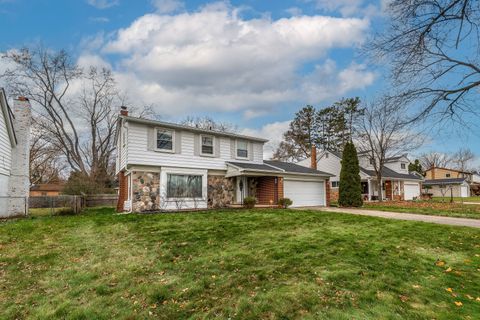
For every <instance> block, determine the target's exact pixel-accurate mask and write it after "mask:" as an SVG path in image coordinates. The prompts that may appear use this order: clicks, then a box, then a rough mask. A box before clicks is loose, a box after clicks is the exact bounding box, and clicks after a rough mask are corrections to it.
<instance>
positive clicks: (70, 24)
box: [0, 0, 480, 154]
mask: <svg viewBox="0 0 480 320" xmlns="http://www.w3.org/2000/svg"><path fill="white" fill-rule="evenodd" d="M385 1H387V0H376V1H373V0H372V1H367V0H335V1H330V0H282V1H276V0H264V1H256V0H243V1H240V0H237V1H233V0H232V1H213V2H212V1H201V0H191V1H180V0H143V1H142V0H135V1H133V0H129V1H128V0H77V1H65V0H37V1H27V0H0V29H1V30H2V37H1V39H0V52H4V51H6V50H10V49H14V48H18V47H21V46H24V45H32V44H35V43H42V44H43V45H45V46H48V47H51V48H54V49H61V48H65V49H67V50H68V51H70V52H71V53H72V54H73V55H74V56H75V59H77V60H78V62H79V64H81V65H85V66H88V65H92V64H93V65H99V66H108V67H109V68H111V69H112V70H113V71H114V73H115V76H116V79H117V81H118V83H119V86H120V87H121V88H122V89H123V90H124V91H125V92H126V93H127V94H128V97H129V100H130V103H131V104H132V105H136V106H142V105H152V106H153V107H154V108H155V111H156V112H157V113H158V114H160V115H161V116H162V118H163V119H164V120H171V121H178V120H180V119H182V118H185V117H186V116H188V115H199V116H202V115H208V116H210V117H212V118H214V119H218V120H221V121H228V122H232V123H234V124H236V125H238V127H239V128H240V129H241V130H243V131H244V132H245V133H249V134H255V135H260V136H263V137H267V138H269V139H271V140H272V141H273V142H274V143H275V142H277V141H279V139H280V138H281V135H282V133H283V131H284V130H285V129H286V127H287V126H288V122H289V120H290V119H291V118H292V117H293V114H294V113H295V112H296V111H297V110H298V109H299V108H300V107H301V106H304V105H305V104H312V105H314V106H316V107H319V108H321V107H325V106H328V105H329V104H331V103H332V102H333V101H336V100H338V99H340V98H342V97H350V96H359V97H361V98H362V99H363V100H368V99H371V98H372V97H373V96H375V95H376V94H378V92H379V91H380V90H381V89H382V87H383V84H384V83H385V72H384V70H382V68H381V66H380V67H379V66H374V65H371V64H369V63H368V62H367V61H366V60H365V59H364V58H363V57H362V56H361V54H360V53H359V52H360V50H359V48H360V47H361V46H362V45H363V44H364V43H365V42H366V41H368V39H369V37H371V36H372V35H373V34H374V33H375V32H379V31H381V29H382V27H383V23H384V18H385V17H384V14H383V7H384V5H385V4H384V3H385ZM0 67H1V66H0ZM458 129H459V128H458V126H457V127H456V128H452V129H451V130H450V129H448V128H447V130H444V131H443V133H442V132H440V133H438V132H437V133H435V134H434V135H432V137H431V138H430V139H429V143H428V144H427V145H426V146H425V148H424V150H429V149H431V150H433V149H435V150H440V151H447V152H448V151H454V150H455V149H457V148H458V147H461V146H465V147H466V146H468V147H471V148H472V149H473V150H474V151H475V152H476V153H478V154H480V142H479V140H480V139H479V133H478V132H471V133H465V132H463V130H458ZM452 132H455V134H452ZM458 132H463V133H462V134H458Z"/></svg>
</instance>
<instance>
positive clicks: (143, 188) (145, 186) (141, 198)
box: [132, 171, 160, 212]
mask: <svg viewBox="0 0 480 320" xmlns="http://www.w3.org/2000/svg"><path fill="white" fill-rule="evenodd" d="M159 188H160V173H158V172H144V171H133V172H132V193H133V198H132V208H133V211H134V212H145V211H156V210H160V192H159Z"/></svg>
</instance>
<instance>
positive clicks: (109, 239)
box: [0, 209, 480, 319]
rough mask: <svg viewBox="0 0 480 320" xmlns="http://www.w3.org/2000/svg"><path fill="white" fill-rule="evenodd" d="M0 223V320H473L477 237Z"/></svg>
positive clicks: (218, 219)
mask: <svg viewBox="0 0 480 320" xmlns="http://www.w3.org/2000/svg"><path fill="white" fill-rule="evenodd" d="M112 213H113V212H112V209H101V210H99V209H96V210H90V211H89V212H88V213H87V214H85V215H80V216H57V217H37V218H30V219H25V220H19V221H8V222H2V223H0V253H1V255H0V287H1V289H2V290H0V310H1V311H0V312H1V317H0V318H6V319H18V318H27V317H28V318H44V319H45V318H48V319H52V318H53V319H55V318H57V319H64V318H67V319H111V318H120V319H133V318H149V317H156V318H160V319H178V318H180V319H182V318H193V319H199V318H219V319H226V318H232V319H260V318H262V319H293V318H302V319H386V318H388V319H462V318H464V319H475V318H478V316H479V315H480V231H479V230H476V229H469V228H459V227H449V226H439V225H431V224H424V223H415V222H407V221H391V220H383V219H377V218H370V217H358V216H353V215H343V214H331V213H322V212H312V211H293V210H292V211H290V210H286V211H283V210H251V211H246V210H238V211H214V212H203V213H183V214H157V215H114V214H112Z"/></svg>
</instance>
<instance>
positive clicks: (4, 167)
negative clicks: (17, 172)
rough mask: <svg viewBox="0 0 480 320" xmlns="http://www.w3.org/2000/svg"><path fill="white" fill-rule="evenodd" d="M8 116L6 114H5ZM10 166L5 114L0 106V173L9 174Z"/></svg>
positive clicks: (10, 153) (10, 156) (10, 149)
mask: <svg viewBox="0 0 480 320" xmlns="http://www.w3.org/2000/svg"><path fill="white" fill-rule="evenodd" d="M6 116H8V115H6ZM11 168H12V145H11V143H10V137H9V135H8V131H7V122H6V120H5V115H4V114H3V112H2V108H1V107H0V174H4V175H10V169H11Z"/></svg>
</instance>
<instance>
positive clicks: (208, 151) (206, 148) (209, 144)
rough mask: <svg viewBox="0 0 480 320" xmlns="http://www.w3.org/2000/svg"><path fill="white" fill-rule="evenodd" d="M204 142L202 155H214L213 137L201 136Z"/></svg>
mask: <svg viewBox="0 0 480 320" xmlns="http://www.w3.org/2000/svg"><path fill="white" fill-rule="evenodd" d="M201 141H202V154H204V155H213V137H212V136H201Z"/></svg>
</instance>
